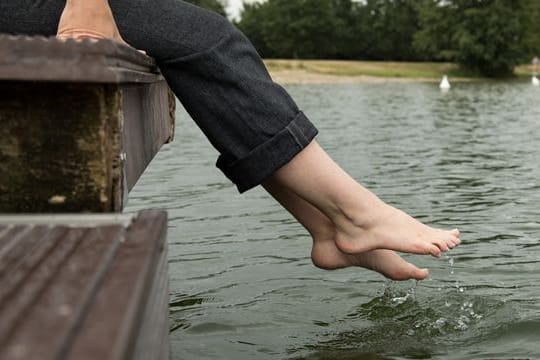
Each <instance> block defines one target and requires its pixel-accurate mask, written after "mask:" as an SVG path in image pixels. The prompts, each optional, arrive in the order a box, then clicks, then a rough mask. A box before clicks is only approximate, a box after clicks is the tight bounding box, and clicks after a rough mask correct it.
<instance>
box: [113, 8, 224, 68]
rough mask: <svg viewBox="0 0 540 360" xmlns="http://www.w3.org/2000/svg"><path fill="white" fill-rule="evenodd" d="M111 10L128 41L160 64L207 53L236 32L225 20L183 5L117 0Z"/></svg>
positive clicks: (200, 9)
mask: <svg viewBox="0 0 540 360" xmlns="http://www.w3.org/2000/svg"><path fill="white" fill-rule="evenodd" d="M128 6H129V9H128V8H127V7H128ZM111 7H113V12H114V14H115V18H117V23H118V26H119V28H120V33H121V35H122V36H123V37H124V38H125V39H126V41H127V42H128V43H130V44H131V45H132V46H134V47H137V48H139V49H141V50H145V51H146V52H147V53H148V54H149V55H151V56H153V57H154V58H156V59H157V60H158V61H160V62H167V61H172V60H176V59H181V58H183V57H188V56H192V55H195V54H197V53H201V52H204V51H207V50H209V49H211V48H213V47H214V46H216V45H217V44H218V43H219V42H220V41H221V40H222V39H223V38H225V37H228V36H230V34H231V33H233V32H234V31H235V27H234V26H233V25H232V24H231V23H230V22H229V21H228V20H227V19H226V18H225V17H223V16H221V15H219V14H217V13H214V12H212V11H208V10H205V9H202V8H200V7H197V6H194V5H192V4H189V3H187V2H184V1H177V0H157V1H146V0H138V1H134V3H132V4H126V2H124V1H120V0H116V1H111Z"/></svg>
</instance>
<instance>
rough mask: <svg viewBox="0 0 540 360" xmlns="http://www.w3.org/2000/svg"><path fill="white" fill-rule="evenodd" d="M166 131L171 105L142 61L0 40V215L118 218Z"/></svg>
mask: <svg viewBox="0 0 540 360" xmlns="http://www.w3.org/2000/svg"><path fill="white" fill-rule="evenodd" d="M173 131H174V97H172V98H171V96H170V90H169V89H168V86H167V84H166V83H165V81H164V79H163V77H162V76H161V75H160V74H159V72H158V70H157V68H156V66H155V63H154V61H153V60H152V59H151V58H149V57H148V56H146V55H144V54H142V53H140V52H138V51H136V50H134V49H131V48H129V47H127V46H122V45H119V44H116V43H114V42H112V41H109V40H100V41H98V42H91V41H83V42H77V41H74V40H69V41H65V42H64V41H59V40H56V39H46V38H28V37H13V36H0V213H1V212H4V213H14V212H19V213H20V212H25V213H29V212H81V211H84V212H110V211H121V210H122V209H123V207H124V206H125V203H126V199H127V193H128V192H129V190H131V189H132V188H133V186H134V185H135V183H136V182H137V180H138V179H139V177H140V176H141V175H142V173H143V172H144V170H145V168H146V166H147V165H148V164H149V163H150V161H151V160H152V158H153V157H154V156H155V154H156V153H157V152H158V151H159V149H160V147H161V146H162V145H163V144H164V143H167V142H169V141H170V140H171V139H172V137H173Z"/></svg>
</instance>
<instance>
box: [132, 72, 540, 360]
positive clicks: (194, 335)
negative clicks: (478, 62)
mask: <svg viewBox="0 0 540 360" xmlns="http://www.w3.org/2000/svg"><path fill="white" fill-rule="evenodd" d="M288 89H289V90H290V91H291V93H292V94H293V96H294V97H295V99H296V100H297V102H298V103H299V105H300V106H301V107H302V108H303V109H304V110H305V112H306V114H308V116H309V117H310V118H311V119H312V120H313V121H314V122H315V124H316V125H317V126H318V127H319V129H320V130H321V133H320V135H319V137H318V140H319V142H320V143H321V144H322V145H323V146H324V147H325V148H326V149H327V150H328V151H329V152H330V154H331V155H332V156H333V157H334V158H335V159H336V160H337V161H338V162H339V163H340V164H341V165H342V166H343V167H344V168H345V169H347V170H348V171H349V172H350V173H351V174H352V176H353V177H355V178H356V179H357V180H359V181H360V182H362V183H363V184H364V185H366V186H367V187H369V188H370V189H371V190H373V191H374V192H375V193H377V194H378V195H379V196H380V197H382V198H383V199H384V200H385V201H387V202H389V203H391V204H393V205H394V206H397V207H399V208H402V209H403V210H405V211H407V212H409V213H410V214H412V215H414V216H416V217H417V218H419V219H421V220H422V221H423V222H426V223H428V224H430V225H433V226H438V227H455V226H456V227H459V228H460V229H461V230H462V233H463V236H462V240H463V245H462V246H460V247H459V248H457V249H455V250H454V251H452V252H451V253H450V255H449V256H446V257H442V258H440V259H434V258H431V257H422V256H406V258H407V259H408V260H409V261H412V262H415V263H416V264H418V265H419V266H422V267H428V268H430V269H431V276H430V279H429V280H427V281H422V282H420V283H418V284H415V282H413V281H410V282H405V283H389V282H386V281H385V280H384V278H383V277H382V276H380V275H378V274H376V273H373V272H370V271H367V270H364V269H358V268H356V269H347V270H340V271H335V272H326V271H323V270H319V269H317V268H315V267H314V266H312V265H311V263H310V258H309V253H310V243H311V240H310V238H309V236H308V235H307V234H306V232H305V231H304V230H303V229H302V228H301V226H300V225H298V224H297V223H296V222H295V221H294V220H293V219H292V218H291V216H290V215H288V214H287V213H286V212H285V211H284V210H282V209H281V208H280V207H279V206H278V205H277V204H276V203H275V202H274V201H273V200H272V199H271V198H269V196H268V195H266V194H265V193H264V192H263V191H262V190H261V189H255V190H253V191H250V192H248V193H246V194H245V195H242V196H240V195H238V194H237V192H236V190H235V189H234V187H233V186H232V185H231V184H230V183H229V182H228V181H227V180H226V179H225V178H224V176H223V175H221V173H219V172H218V170H217V169H216V168H215V167H214V162H215V158H216V153H215V151H214V150H213V149H212V148H211V147H210V145H209V144H208V142H207V141H206V139H204V137H203V136H202V135H201V133H200V131H199V130H198V129H197V128H196V127H195V125H194V124H193V123H192V122H191V120H189V119H187V115H185V113H184V112H183V111H181V112H179V114H178V118H179V124H178V133H177V137H176V140H175V142H174V143H173V144H171V145H169V146H167V147H166V148H165V149H164V151H162V153H160V154H159V156H158V159H157V160H156V161H155V162H154V163H153V164H152V166H151V168H150V169H149V171H148V172H147V173H146V174H145V175H144V177H143V178H142V180H141V182H140V183H139V184H138V185H137V187H136V189H135V190H134V191H133V193H132V195H131V200H130V201H131V203H130V208H129V210H130V211H131V210H136V209H140V208H148V207H160V208H166V209H168V211H169V216H170V230H169V244H170V248H169V249H170V250H169V251H170V274H171V283H170V284H171V326H172V332H171V340H172V351H173V358H174V359H284V358H289V359H428V358H436V359H509V358H513V359H518V358H519V359H525V358H528V359H538V358H540V302H539V299H540V160H539V159H540V89H539V88H534V87H532V86H531V85H530V84H529V83H525V82H524V83H520V82H512V83H482V84H478V83H477V84H458V85H456V86H454V88H453V89H452V90H451V91H449V92H447V93H442V92H440V91H439V89H438V88H437V87H436V85H433V84H421V83H394V84H346V85H297V86H289V87H288Z"/></svg>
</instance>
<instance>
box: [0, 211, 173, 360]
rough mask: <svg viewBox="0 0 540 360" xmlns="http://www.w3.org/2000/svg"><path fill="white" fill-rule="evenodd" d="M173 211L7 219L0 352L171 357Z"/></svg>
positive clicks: (1, 256) (1, 247)
mask: <svg viewBox="0 0 540 360" xmlns="http://www.w3.org/2000/svg"><path fill="white" fill-rule="evenodd" d="M166 230H167V218H166V214H165V213H164V212H162V211H143V212H141V213H139V214H138V215H136V216H127V215H116V216H115V215H102V216H92V217H88V216H85V215H61V216H56V217H51V216H45V217H44V216H34V217H28V216H22V217H21V216H3V217H0V284H1V286H0V319H2V320H1V321H0V359H3V360H16V359H17V360H19V359H21V360H22V359H24V360H33V359H36V360H38V359H39V360H49V359H51V360H52V359H55V360H64V359H78V360H85V359H88V360H90V359H100V360H105V359H167V358H168V356H169V348H168V346H169V345H168V344H169V342H168V333H169V326H168V305H169V304H168V297H169V294H168V286H167V281H168V279H167V251H166V249H167V247H166V242H165V241H166V240H165V239H166Z"/></svg>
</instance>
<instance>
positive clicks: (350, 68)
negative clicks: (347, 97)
mask: <svg viewBox="0 0 540 360" xmlns="http://www.w3.org/2000/svg"><path fill="white" fill-rule="evenodd" d="M265 64H266V66H267V67H268V70H269V71H270V74H271V76H272V78H273V79H274V81H276V82H278V83H281V84H335V83H338V84H347V83H387V82H438V81H440V79H441V77H442V76H443V75H448V76H449V78H450V80H451V81H453V82H471V81H490V80H492V79H488V78H484V77H481V76H479V75H478V74H473V73H467V72H465V71H463V70H461V69H460V68H459V66H458V65H457V64H453V63H433V62H390V61H388V62H386V61H343V60H283V59H266V60H265ZM531 70H532V69H531V67H530V66H529V65H522V66H519V67H518V68H516V75H517V76H518V77H525V76H530V74H531Z"/></svg>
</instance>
